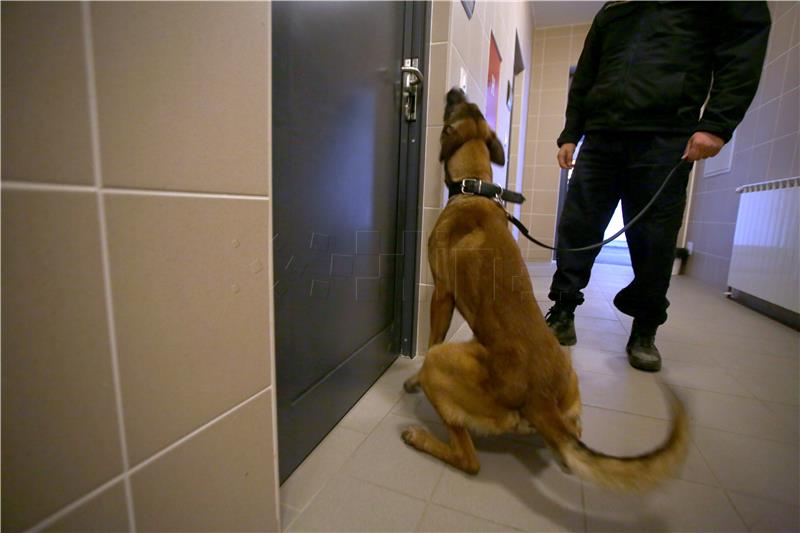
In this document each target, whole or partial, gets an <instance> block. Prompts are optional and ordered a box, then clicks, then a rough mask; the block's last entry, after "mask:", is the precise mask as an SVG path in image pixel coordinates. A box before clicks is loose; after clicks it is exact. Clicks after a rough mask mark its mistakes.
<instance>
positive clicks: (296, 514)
mask: <svg viewBox="0 0 800 533" xmlns="http://www.w3.org/2000/svg"><path fill="white" fill-rule="evenodd" d="M278 505H281V506H283V507H288V508H289V509H291V510H292V511H295V514H294V518H292V521H291V522H289V523H288V524H286V527H283V524H281V531H286V530H288V529H289V528H290V527H292V524H294V523H295V522H296V521H297V519H298V518H299V517H300V515H301V514H302V512H303V511H301V510H300V509H298V508H297V507H295V506H294V505H289V504H288V503H283V502H280V503H278ZM281 516H282V515H281Z"/></svg>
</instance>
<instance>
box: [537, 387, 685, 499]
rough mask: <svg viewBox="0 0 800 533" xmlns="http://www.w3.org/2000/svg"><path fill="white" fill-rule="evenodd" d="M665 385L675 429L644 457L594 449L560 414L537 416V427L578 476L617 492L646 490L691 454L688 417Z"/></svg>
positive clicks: (663, 478)
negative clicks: (575, 433) (620, 454)
mask: <svg viewBox="0 0 800 533" xmlns="http://www.w3.org/2000/svg"><path fill="white" fill-rule="evenodd" d="M662 386H663V388H664V389H665V391H666V392H667V394H668V396H669V397H670V401H671V406H672V414H673V418H672V428H671V430H670V433H669V436H668V437H667V439H666V440H665V441H664V442H663V443H662V444H661V445H660V446H659V447H658V448H656V449H654V450H652V451H650V452H647V453H644V454H642V455H637V456H630V457H615V456H612V455H607V454H605V453H602V452H598V451H595V450H592V449H591V448H589V447H588V446H586V445H585V444H584V443H583V442H581V441H580V439H578V437H576V436H575V435H574V434H573V433H572V432H571V431H570V430H569V428H568V427H567V425H566V424H565V423H564V420H563V419H562V418H561V415H560V414H559V413H558V412H557V411H553V413H552V415H551V416H544V417H537V419H538V420H537V422H540V423H539V424H534V425H536V426H537V427H536V429H537V430H538V431H539V432H540V433H541V434H542V436H543V437H544V439H545V440H546V441H547V442H548V444H549V445H550V446H551V447H553V448H554V449H555V450H556V451H557V452H558V454H559V455H560V456H561V460H562V461H563V464H564V466H566V467H567V468H569V469H570V470H571V471H572V472H573V473H575V474H576V475H577V476H578V477H580V478H582V479H586V480H589V481H592V482H594V483H596V484H598V485H601V486H604V487H607V488H610V489H612V490H616V491H621V492H636V491H644V490H647V489H650V488H652V487H654V486H656V485H658V484H659V483H660V482H662V481H664V480H665V479H667V478H668V477H670V476H671V475H672V474H674V473H675V471H676V470H677V469H678V467H679V466H680V465H681V464H682V463H683V460H684V459H685V457H686V453H687V451H688V444H689V418H688V415H687V413H686V410H685V408H684V406H683V404H682V403H681V401H680V400H679V399H678V397H677V396H675V394H674V393H673V392H672V391H671V390H670V389H669V388H668V387H667V386H666V385H662ZM539 426H542V427H539Z"/></svg>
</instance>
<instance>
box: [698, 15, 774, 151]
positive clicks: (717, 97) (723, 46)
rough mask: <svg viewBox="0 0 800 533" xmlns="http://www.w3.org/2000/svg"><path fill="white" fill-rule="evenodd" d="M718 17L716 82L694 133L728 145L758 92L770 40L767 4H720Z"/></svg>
mask: <svg viewBox="0 0 800 533" xmlns="http://www.w3.org/2000/svg"><path fill="white" fill-rule="evenodd" d="M717 6H718V7H717V9H718V11H717V16H716V17H715V21H714V26H715V28H714V29H715V39H716V43H715V45H714V51H713V69H714V81H713V83H712V86H711V93H710V95H709V99H708V103H707V105H706V108H705V111H704V112H703V116H702V118H701V119H700V122H699V123H698V125H697V127H696V128H695V131H707V132H709V133H713V134H715V135H718V136H720V137H722V138H723V139H724V140H725V142H728V141H729V140H730V138H731V136H732V135H733V130H735V129H736V126H738V125H739V122H741V120H742V118H743V117H744V114H745V112H746V111H747V108H748V107H749V106H750V102H752V101H753V97H754V96H755V94H756V90H757V89H758V83H759V81H760V79H761V69H762V66H763V64H764V56H765V55H766V52H767V42H768V40H769V29H770V15H769V9H768V8H767V4H766V2H719V4H717Z"/></svg>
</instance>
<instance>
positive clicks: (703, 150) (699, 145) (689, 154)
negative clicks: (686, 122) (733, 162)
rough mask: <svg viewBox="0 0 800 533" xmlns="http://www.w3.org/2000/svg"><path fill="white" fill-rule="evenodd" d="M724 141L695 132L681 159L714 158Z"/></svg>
mask: <svg viewBox="0 0 800 533" xmlns="http://www.w3.org/2000/svg"><path fill="white" fill-rule="evenodd" d="M724 145H725V141H723V140H722V138H720V137H717V136H716V135H714V134H713V133H708V132H707V131H698V132H695V134H694V135H692V136H691V137H690V138H689V142H687V143H686V150H684V151H683V156H681V159H686V160H687V161H698V160H700V159H706V158H707V157H714V156H715V155H717V154H718V153H719V151H720V150H722V147H723V146H724ZM562 168H563V167H562Z"/></svg>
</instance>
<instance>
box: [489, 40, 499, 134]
mask: <svg viewBox="0 0 800 533" xmlns="http://www.w3.org/2000/svg"><path fill="white" fill-rule="evenodd" d="M489 39H490V42H489V76H488V78H487V80H486V121H487V122H488V123H489V125H490V126H491V127H492V129H493V130H497V103H498V101H499V100H500V63H501V62H502V61H503V59H502V58H501V57H500V50H498V48H497V43H496V42H495V40H494V34H491V36H490V37H489Z"/></svg>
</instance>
